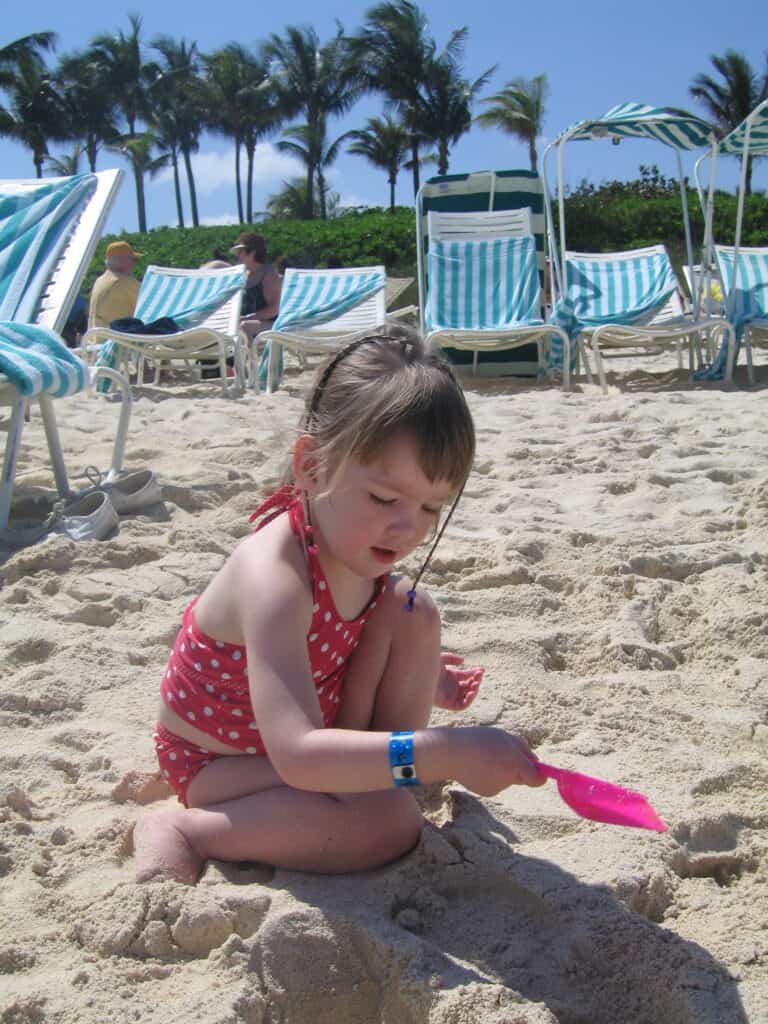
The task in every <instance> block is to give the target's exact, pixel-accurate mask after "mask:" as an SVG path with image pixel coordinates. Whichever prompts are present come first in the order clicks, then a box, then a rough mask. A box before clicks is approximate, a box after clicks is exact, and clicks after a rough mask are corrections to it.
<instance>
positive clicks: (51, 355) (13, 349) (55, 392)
mask: <svg viewBox="0 0 768 1024" xmlns="http://www.w3.org/2000/svg"><path fill="white" fill-rule="evenodd" d="M0 373H4V374H5V376H6V377H8V379H9V380H10V382H11V383H12V384H13V385H14V386H15V387H16V388H18V390H19V391H20V392H21V394H22V395H38V394H40V393H41V392H46V393H47V394H49V395H52V396H53V397H54V398H61V397H63V396H64V395H73V394H75V393H76V392H77V391H82V389H83V388H84V387H86V385H87V384H88V367H87V366H86V364H85V363H84V362H83V361H82V359H79V358H78V357H77V356H76V355H75V354H74V353H73V352H71V351H70V350H69V349H68V348H67V346H66V345H65V344H64V343H63V342H62V340H61V339H60V338H59V336H58V335H57V334H55V333H54V332H53V331H50V330H48V328H47V327H37V326H34V325H32V324H19V323H15V322H13V321H8V320H4V321H0Z"/></svg>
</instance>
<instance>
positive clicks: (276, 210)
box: [267, 178, 340, 220]
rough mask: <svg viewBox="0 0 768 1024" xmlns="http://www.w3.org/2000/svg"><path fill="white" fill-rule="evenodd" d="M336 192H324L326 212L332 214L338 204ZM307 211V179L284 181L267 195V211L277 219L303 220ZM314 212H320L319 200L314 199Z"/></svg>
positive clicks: (338, 197) (317, 213)
mask: <svg viewBox="0 0 768 1024" xmlns="http://www.w3.org/2000/svg"><path fill="white" fill-rule="evenodd" d="M339 199H340V196H339V194H338V192H326V195H325V205H326V213H330V214H331V215H333V214H334V213H335V212H336V210H337V208H338V205H339ZM306 212H307V179H306V178H291V180H290V181H284V182H283V184H282V187H281V188H280V190H279V191H278V192H275V193H274V194H273V195H271V196H268V197H267V213H268V214H269V215H270V217H274V218H275V219H278V220H303V218H304V217H305V215H306ZM314 212H315V214H316V215H319V214H320V200H319V198H316V199H315V211H314Z"/></svg>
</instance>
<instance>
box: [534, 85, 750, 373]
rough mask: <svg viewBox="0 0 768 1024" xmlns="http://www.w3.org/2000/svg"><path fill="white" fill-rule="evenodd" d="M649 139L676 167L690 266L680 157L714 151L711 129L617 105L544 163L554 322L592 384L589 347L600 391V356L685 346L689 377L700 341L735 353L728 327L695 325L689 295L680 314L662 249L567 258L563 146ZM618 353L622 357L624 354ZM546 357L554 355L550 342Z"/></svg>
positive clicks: (569, 136) (680, 114)
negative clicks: (553, 165) (707, 339)
mask: <svg viewBox="0 0 768 1024" xmlns="http://www.w3.org/2000/svg"><path fill="white" fill-rule="evenodd" d="M602 138H606V139H611V141H612V142H613V143H614V144H618V143H620V142H621V141H622V139H648V140H650V141H654V142H657V143H661V144H662V145H665V146H667V147H669V148H670V149H673V150H674V152H675V156H676V160H677V174H678V180H679V183H680V199H681V205H682V212H683V224H684V230H685V247H686V256H687V262H688V264H689V265H692V264H693V262H694V261H693V242H692V238H691V225H690V215H689V209H688V196H687V190H686V187H685V176H684V173H683V162H682V153H683V152H684V151H690V150H695V149H701V148H702V147H704V146H706V147H709V149H710V150H712V151H713V150H714V147H715V146H716V139H715V134H714V130H713V128H712V126H711V125H710V124H709V123H708V122H706V121H703V120H702V119H701V118H698V117H696V116H694V115H693V114H688V113H686V112H685V111H681V110H676V109H673V108H668V107H649V106H644V105H642V104H637V103H623V104H620V105H618V106H615V107H612V108H611V109H610V110H609V111H608V112H607V113H606V114H604V115H603V116H602V117H600V118H597V119H595V120H587V121H579V122H578V123H577V124H575V125H573V126H572V127H571V128H568V129H566V131H564V132H562V133H561V134H560V135H559V136H558V137H557V138H556V139H555V140H554V142H552V143H551V144H550V145H549V146H547V148H546V150H545V152H544V156H543V159H542V176H543V180H544V201H545V207H546V212H547V236H548V241H549V246H550V250H551V253H552V257H553V258H552V264H553V268H554V288H555V293H556V295H557V296H559V302H558V303H557V305H556V308H555V314H554V317H553V320H554V322H555V323H559V324H560V326H563V327H565V328H566V329H567V330H568V332H569V334H570V335H571V339H572V342H573V341H576V343H577V344H576V345H575V346H573V347H572V352H574V349H575V350H576V352H575V353H574V354H577V353H578V352H580V353H581V354H582V356H583V357H584V359H585V368H586V370H587V375H588V378H591V372H590V368H589V361H588V357H587V348H586V346H587V343H589V346H590V348H591V351H592V353H593V354H594V356H595V359H596V362H597V369H598V372H599V374H600V381H601V384H602V385H603V389H605V377H604V373H603V369H602V356H603V355H605V354H607V352H606V351H605V350H612V351H613V353H614V354H619V355H622V354H625V352H626V350H627V349H628V348H633V349H637V348H642V349H647V348H663V347H669V346H670V345H673V346H675V347H677V348H678V351H679V345H680V343H681V342H682V341H684V340H685V341H687V342H688V345H689V352H690V366H691V370H693V342H694V340H695V341H696V342H697V348H698V352H699V356H698V359H699V364H701V354H700V346H699V344H698V343H699V342H700V339H701V337H702V336H703V335H707V336H708V335H709V334H710V333H712V334H725V335H726V343H727V344H726V348H727V350H728V351H730V352H732V351H733V337H732V332H731V331H730V329H729V327H728V325H727V324H725V323H724V322H723V321H721V320H718V319H717V318H706V319H701V317H700V316H699V303H698V295H695V296H694V306H693V313H692V315H685V314H684V312H683V309H682V304H681V302H680V298H679V291H678V288H679V286H678V282H677V279H676V277H675V275H674V272H673V270H672V267H671V263H670V261H669V256H668V254H667V253H666V250H665V249H664V248H663V246H655V247H652V248H650V249H646V250H635V251H634V252H627V253H615V254H611V255H610V256H609V255H608V254H605V253H573V252H569V251H568V247H567V235H566V216H565V180H564V148H565V144H566V143H567V142H571V141H583V140H591V139H602ZM553 150H556V152H557V200H558V214H559V217H558V224H559V239H558V238H556V236H555V228H554V219H553V216H552V200H551V190H550V188H549V183H548V178H547V160H548V158H549V156H550V154H551V153H552V151H553ZM622 350H623V351H622ZM552 351H553V352H554V353H557V345H556V343H555V342H554V340H553V345H552Z"/></svg>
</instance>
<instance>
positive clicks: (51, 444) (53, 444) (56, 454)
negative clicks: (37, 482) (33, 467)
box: [37, 394, 72, 498]
mask: <svg viewBox="0 0 768 1024" xmlns="http://www.w3.org/2000/svg"><path fill="white" fill-rule="evenodd" d="M37 400H38V403H39V405H40V412H41V414H42V417H43V427H44V428H45V437H46V440H47V441H48V451H49V452H50V453H51V463H52V465H53V475H54V478H55V480H56V490H57V491H58V492H59V494H60V495H61V497H62V498H68V497H69V496H70V494H71V493H72V492H71V490H70V487H69V480H68V479H67V470H66V468H65V466H64V453H63V452H62V450H61V438H60V437H59V428H58V425H57V423H56V414H55V412H54V411H53V399H52V398H51V396H50V395H45V394H40V395H38V396H37Z"/></svg>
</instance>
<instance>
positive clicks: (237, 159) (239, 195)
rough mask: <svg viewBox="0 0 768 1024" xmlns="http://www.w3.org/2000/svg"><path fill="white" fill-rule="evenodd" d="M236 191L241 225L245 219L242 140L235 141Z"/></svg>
mask: <svg viewBox="0 0 768 1024" xmlns="http://www.w3.org/2000/svg"><path fill="white" fill-rule="evenodd" d="M235 189H236V190H237V217H238V220H239V221H240V223H241V224H244V223H245V221H244V219H243V186H242V182H241V180H240V139H237V138H236V139H235Z"/></svg>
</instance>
